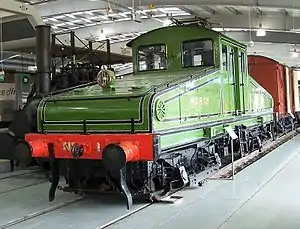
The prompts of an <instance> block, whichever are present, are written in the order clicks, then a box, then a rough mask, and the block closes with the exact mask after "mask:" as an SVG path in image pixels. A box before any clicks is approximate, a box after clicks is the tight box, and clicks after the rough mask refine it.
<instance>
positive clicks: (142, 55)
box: [138, 45, 167, 72]
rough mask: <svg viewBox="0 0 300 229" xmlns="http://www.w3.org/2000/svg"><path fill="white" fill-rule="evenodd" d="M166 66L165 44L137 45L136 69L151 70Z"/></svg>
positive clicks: (161, 68)
mask: <svg viewBox="0 0 300 229" xmlns="http://www.w3.org/2000/svg"><path fill="white" fill-rule="evenodd" d="M166 68H167V60H166V46H165V45H148V46H140V47H138V70H139V71H140V72H142V71H151V70H163V69H166Z"/></svg>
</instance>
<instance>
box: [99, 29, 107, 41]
mask: <svg viewBox="0 0 300 229" xmlns="http://www.w3.org/2000/svg"><path fill="white" fill-rule="evenodd" d="M98 40H99V41H103V40H106V35H105V33H104V31H103V30H102V29H101V31H100V35H99V36H98Z"/></svg>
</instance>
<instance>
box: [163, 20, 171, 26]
mask: <svg viewBox="0 0 300 229" xmlns="http://www.w3.org/2000/svg"><path fill="white" fill-rule="evenodd" d="M171 24H172V21H171V20H170V19H167V20H164V21H163V26H164V27H167V26H169V25H171Z"/></svg>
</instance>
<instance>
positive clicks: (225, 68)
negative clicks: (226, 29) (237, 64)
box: [221, 42, 229, 72]
mask: <svg viewBox="0 0 300 229" xmlns="http://www.w3.org/2000/svg"><path fill="white" fill-rule="evenodd" d="M223 47H225V48H226V60H225V66H223ZM228 50H229V46H228V44H225V43H223V42H221V55H222V63H221V66H222V68H223V71H226V72H228V71H229V58H228V56H229V55H228V53H229V51H228Z"/></svg>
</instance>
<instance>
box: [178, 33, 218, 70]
mask: <svg viewBox="0 0 300 229" xmlns="http://www.w3.org/2000/svg"><path fill="white" fill-rule="evenodd" d="M207 40H210V41H211V42H212V52H213V57H212V58H213V65H197V66H184V65H183V52H184V49H183V48H184V44H185V43H191V42H197V41H207ZM215 61H216V60H215V40H214V39H213V38H199V39H192V40H185V41H183V42H182V43H181V67H182V68H201V67H212V66H215Z"/></svg>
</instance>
